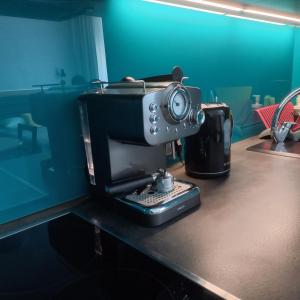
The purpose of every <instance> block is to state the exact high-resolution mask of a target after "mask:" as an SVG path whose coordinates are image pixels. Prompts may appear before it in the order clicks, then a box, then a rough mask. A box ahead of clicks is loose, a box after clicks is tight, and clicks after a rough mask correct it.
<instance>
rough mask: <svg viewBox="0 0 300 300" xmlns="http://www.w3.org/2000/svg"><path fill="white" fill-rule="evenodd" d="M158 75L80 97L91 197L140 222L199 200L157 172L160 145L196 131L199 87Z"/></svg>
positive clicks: (162, 161)
mask: <svg viewBox="0 0 300 300" xmlns="http://www.w3.org/2000/svg"><path fill="white" fill-rule="evenodd" d="M164 76H165V77H163V78H164V81H159V80H157V77H152V78H151V82H149V81H147V79H144V80H142V81H141V80H134V79H132V78H129V79H128V78H126V80H125V81H122V82H119V83H115V84H109V85H108V86H106V87H105V88H103V87H100V88H99V89H96V90H93V91H90V92H88V93H86V94H84V95H82V96H81V97H80V112H81V120H82V129H83V136H84V142H85V148H86V154H87V161H88V169H89V176H90V182H91V184H92V185H93V186H94V188H95V191H96V195H97V197H99V198H101V201H104V199H106V201H107V202H109V203H114V204H115V203H117V204H118V206H120V207H121V209H123V211H127V212H129V213H130V214H131V215H133V217H134V218H136V219H138V220H139V221H141V222H142V223H144V224H146V225H160V224H162V223H164V222H166V221H168V220H170V219H172V218H174V217H176V216H177V215H179V214H181V213H182V212H184V211H186V210H188V209H190V208H192V207H195V206H197V205H199V204H200V195H199V188H198V187H196V186H194V185H193V184H190V183H183V182H180V181H177V180H172V178H171V175H170V174H169V173H166V172H165V171H159V170H161V169H163V170H164V169H165V168H166V157H165V145H166V143H169V142H171V141H174V140H177V139H179V138H182V137H186V136H189V135H193V134H196V133H197V132H198V131H199V129H200V126H201V123H202V122H203V120H202V118H203V114H202V111H201V109H200V90H199V89H198V88H194V87H185V86H183V84H182V83H181V82H179V81H172V80H169V81H165V78H166V75H164ZM173 77H174V72H173ZM170 79H172V75H170ZM153 80H157V81H156V82H153ZM172 184H173V189H172V187H171V188H170V186H172Z"/></svg>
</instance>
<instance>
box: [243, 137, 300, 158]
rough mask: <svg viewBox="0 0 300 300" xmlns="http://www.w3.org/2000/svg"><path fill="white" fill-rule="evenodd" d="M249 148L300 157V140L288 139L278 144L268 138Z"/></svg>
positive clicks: (249, 149)
mask: <svg viewBox="0 0 300 300" xmlns="http://www.w3.org/2000/svg"><path fill="white" fill-rule="evenodd" d="M247 150H248V151H254V152H261V153H267V154H272V155H279V156H287V157H293V158H298V159H300V142H293V141H287V142H285V143H280V144H276V143H275V142H274V141H273V140H267V141H264V142H262V143H259V144H257V145H254V146H251V147H249V148H247Z"/></svg>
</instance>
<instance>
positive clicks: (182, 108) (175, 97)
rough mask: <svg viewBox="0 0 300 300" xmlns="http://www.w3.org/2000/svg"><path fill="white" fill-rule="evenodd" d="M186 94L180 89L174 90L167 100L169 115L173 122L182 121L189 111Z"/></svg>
mask: <svg viewBox="0 0 300 300" xmlns="http://www.w3.org/2000/svg"><path fill="white" fill-rule="evenodd" d="M190 105H191V104H190V99H189V95H188V93H187V92H186V91H185V90H184V89H182V88H180V89H176V90H175V91H174V92H173V93H172V95H171V97H170V99H169V113H170V115H171V117H172V118H173V119H174V120H175V121H182V120H184V119H185V118H186V117H187V115H188V113H189V111H190Z"/></svg>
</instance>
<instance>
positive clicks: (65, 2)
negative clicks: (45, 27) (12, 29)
mask: <svg viewBox="0 0 300 300" xmlns="http://www.w3.org/2000/svg"><path fill="white" fill-rule="evenodd" d="M100 1H104V0H8V1H4V0H0V15H5V16H13V17H23V18H34V19H44V20H55V21H62V20H66V19H69V18H72V17H74V16H76V15H81V14H86V13H92V12H93V9H94V7H95V5H96V3H97V2H100Z"/></svg>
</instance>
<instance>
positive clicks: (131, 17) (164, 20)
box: [99, 0, 294, 139]
mask: <svg viewBox="0 0 300 300" xmlns="http://www.w3.org/2000/svg"><path fill="white" fill-rule="evenodd" d="M99 14H102V16H103V21H104V32H105V37H106V40H105V43H106V53H107V62H108V74H109V78H110V80H113V81H114V80H120V79H121V78H122V77H123V76H125V75H131V76H133V77H136V78H141V77H144V76H147V75H153V74H164V73H166V72H169V71H170V70H171V68H172V67H173V66H174V65H179V66H181V67H182V68H183V70H184V72H185V74H186V75H187V76H189V77H190V80H188V81H187V83H188V84H191V85H195V86H198V87H200V88H201V89H202V92H203V100H204V101H209V91H210V89H211V88H213V89H217V88H219V87H241V86H251V87H252V94H259V95H261V97H262V99H263V97H264V96H265V95H271V96H274V97H275V98H276V100H277V101H279V100H280V99H281V98H282V97H283V96H284V95H285V94H286V93H287V92H288V91H289V90H290V87H291V77H292V65H293V62H292V56H293V35H294V30H293V28H292V27H289V26H276V25H271V24H266V23H258V22H253V21H247V20H239V19H233V18H229V17H225V16H220V15H213V14H208V13H202V12H198V11H192V10H187V9H182V8H176V7H169V6H163V5H157V4H153V3H148V2H144V1H140V0H131V1H126V0H111V1H108V2H107V4H106V5H103V6H102V7H101V9H99ZM233 94H235V89H233ZM219 98H221V99H220V100H222V101H226V102H228V103H229V104H230V106H231V107H232V109H233V111H234V114H235V119H236V124H240V127H243V126H244V128H242V129H241V128H236V129H237V130H235V133H236V138H237V139H241V138H244V137H246V136H249V135H253V134H255V133H257V132H258V131H259V130H260V129H261V126H260V123H259V120H258V119H257V116H256V115H255V113H253V112H252V110H251V103H252V99H250V96H249V97H248V98H247V97H246V96H243V95H241V97H240V99H237V97H235V96H234V95H232V97H230V98H231V99H228V98H226V99H224V96H222V95H220V97H219ZM262 102H263V100H262ZM242 115H243V116H242ZM248 125H249V126H248ZM252 125H253V126H252ZM256 125H257V126H256ZM240 129H241V130H240Z"/></svg>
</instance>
